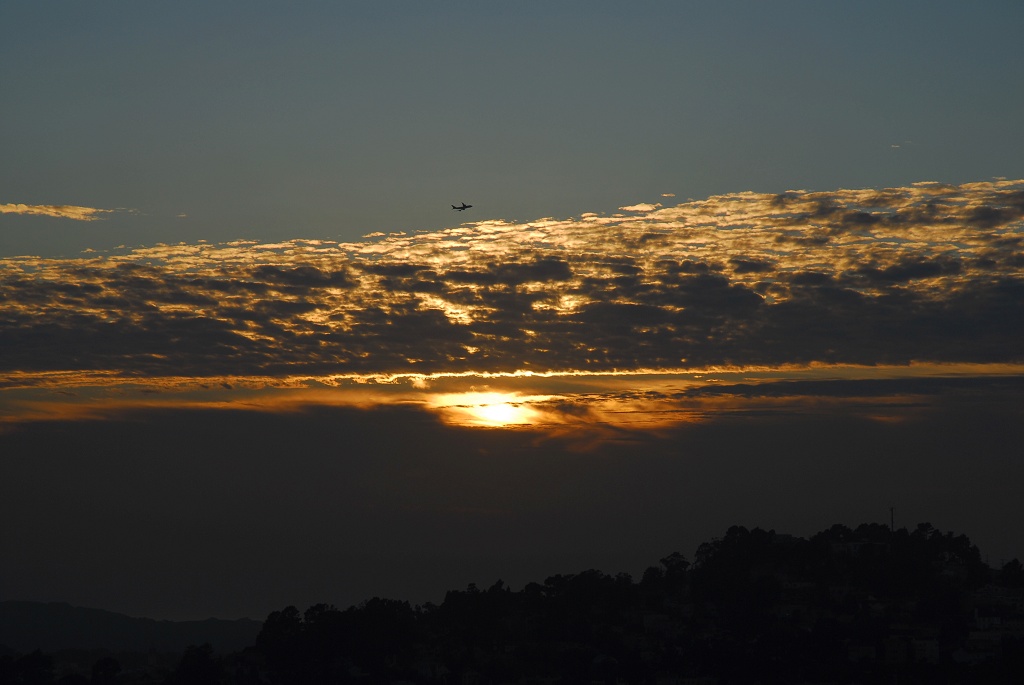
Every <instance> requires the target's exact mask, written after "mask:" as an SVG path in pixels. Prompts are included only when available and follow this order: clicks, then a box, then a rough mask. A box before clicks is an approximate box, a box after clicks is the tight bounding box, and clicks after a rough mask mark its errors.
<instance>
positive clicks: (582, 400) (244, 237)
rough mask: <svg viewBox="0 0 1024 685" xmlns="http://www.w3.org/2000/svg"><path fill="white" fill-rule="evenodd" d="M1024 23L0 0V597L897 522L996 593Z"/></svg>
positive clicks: (1016, 9) (454, 572)
mask: <svg viewBox="0 0 1024 685" xmlns="http://www.w3.org/2000/svg"><path fill="white" fill-rule="evenodd" d="M1022 30H1024V5H1022V4H1021V3H1020V2H1017V1H1016V0H1008V1H1005V2H1002V1H991V2H980V3H963V2H935V1H934V0H932V1H929V2H899V3H891V2H886V3H883V2H867V1H866V2H858V3H821V2H773V3H765V2H754V1H743V2H728V1H726V2H715V3H684V2H631V3H612V2H596V1H594V2H559V1H556V2H543V3H541V2H536V3H534V2H522V3H469V2H466V3H455V2H440V3H422V2H400V1H396V2H295V3H266V2H244V3H243V2H191V1H185V2H182V1H178V2H146V3H139V2H112V1H106V0H104V1H95V2H78V1H76V2H48V3H29V2H13V3H4V4H3V5H2V6H0V84H2V89H3V90H2V92H3V95H2V110H0V111H2V126H0V519H2V520H3V521H4V524H3V526H2V528H0V553H2V555H3V559H4V560H5V561H4V563H3V564H0V599H29V600H41V601H68V602H71V603H73V604H78V605H83V606H95V607H101V608H105V609H110V610H115V611H123V612H125V613H129V614H133V615H140V616H149V617H154V618H175V619H181V618H205V617H208V616H218V617H226V618H233V617H239V616H250V617H253V618H260V619H261V618H264V617H265V616H266V614H267V613H268V612H269V611H271V610H275V609H280V608H282V607H284V606H286V605H288V604H295V605H297V606H299V607H300V608H304V607H305V606H308V605H310V604H312V603H315V602H331V603H335V604H338V605H339V606H348V605H349V604H352V603H357V602H359V601H361V600H363V599H367V598H369V597H372V596H374V595H380V596H388V597H394V598H400V599H409V600H411V601H414V602H422V601H428V600H429V601H435V602H437V601H440V599H442V598H443V593H444V591H445V590H446V589H453V588H461V587H464V586H465V585H466V584H467V583H470V582H475V583H477V584H480V585H490V584H491V583H493V582H494V581H495V580H497V579H498V578H503V579H504V580H505V581H506V582H507V583H509V584H511V585H512V586H513V587H516V588H518V587H521V586H522V584H524V583H525V582H528V581H534V580H536V581H542V580H543V579H544V577H546V576H547V575H551V574H554V573H568V572H578V571H581V570H584V569H587V568H599V569H601V570H603V571H606V572H610V573H614V572H619V571H626V572H629V573H632V574H634V575H638V574H639V573H641V572H642V571H643V569H644V567H645V566H647V565H650V564H653V563H656V561H657V559H658V558H660V557H663V556H665V555H666V554H668V553H670V552H672V551H680V552H682V553H683V554H684V555H686V556H687V557H690V558H692V555H693V552H694V549H695V547H696V545H698V544H699V543H700V542H702V541H704V540H707V539H710V538H711V537H713V536H717V535H721V534H723V533H724V531H725V529H726V528H727V527H728V526H730V525H733V524H741V525H746V526H748V527H753V526H761V527H764V528H776V529H778V530H779V531H780V532H781V531H784V532H790V533H793V534H798V535H807V534H811V533H814V532H816V531H817V530H820V529H823V528H825V527H827V526H829V525H831V524H833V523H846V524H849V525H856V524H858V523H862V522H866V521H879V522H888V519H889V508H890V507H894V508H895V511H896V519H897V525H905V526H913V525H915V524H916V523H918V522H921V521H929V522H931V523H932V524H934V525H935V526H936V527H937V528H939V529H942V530H954V531H956V532H957V533H966V534H967V535H968V536H970V537H971V538H972V540H974V541H975V542H976V543H977V544H978V545H979V546H980V547H981V548H982V552H983V553H984V554H987V555H988V556H989V557H990V558H989V561H990V563H992V564H996V563H1001V562H1002V561H1003V560H1006V559H1009V558H1011V557H1022V558H1024V532H1022V531H1021V528H1020V526H1019V525H1016V523H1017V522H1019V521H1021V520H1024V497H1021V492H1020V484H1021V483H1024V462H1022V460H1021V458H1020V455H1021V453H1022V451H1024V448H1022V447H1021V445H1022V440H1024V134H1022V129H1021V122H1022V121H1024V47H1021V41H1020V35H1021V32H1022ZM462 202H465V203H468V204H471V205H473V207H472V208H470V209H467V210H466V211H465V212H455V211H453V210H452V208H451V207H452V205H453V204H459V203H462Z"/></svg>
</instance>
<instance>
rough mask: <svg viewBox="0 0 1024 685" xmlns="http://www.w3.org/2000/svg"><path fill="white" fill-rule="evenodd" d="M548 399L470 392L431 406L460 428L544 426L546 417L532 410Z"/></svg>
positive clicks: (440, 397) (438, 397) (442, 398)
mask: <svg viewBox="0 0 1024 685" xmlns="http://www.w3.org/2000/svg"><path fill="white" fill-rule="evenodd" d="M543 399H547V398H545V397H521V396H520V395H518V394H517V393H503V392H466V393H452V394H445V395H436V396H434V397H433V398H432V399H431V400H430V402H429V404H430V405H431V406H432V407H433V408H434V409H435V410H437V411H438V412H439V413H440V415H441V417H442V418H443V419H444V420H445V421H446V422H448V423H451V424H453V425H458V426H478V427H483V428H500V427H503V426H529V425H534V424H537V423H540V421H541V419H542V418H543V417H544V414H543V413H542V412H540V411H538V410H536V409H534V408H533V407H531V406H529V403H530V402H534V401H538V400H543Z"/></svg>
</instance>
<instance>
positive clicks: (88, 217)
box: [0, 204, 117, 221]
mask: <svg viewBox="0 0 1024 685" xmlns="http://www.w3.org/2000/svg"><path fill="white" fill-rule="evenodd" d="M115 211H117V210H114V209H97V208H95V207H78V206H75V205H25V204H5V205H0V214H35V215H38V216H52V217H57V218H60V219H74V220H75V221H96V220H98V219H101V218H102V216H100V215H102V214H110V213H112V212H115Z"/></svg>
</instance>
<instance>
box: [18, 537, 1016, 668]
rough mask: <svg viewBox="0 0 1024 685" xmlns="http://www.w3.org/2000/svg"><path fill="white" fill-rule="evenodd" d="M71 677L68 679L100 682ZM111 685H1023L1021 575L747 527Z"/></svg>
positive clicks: (868, 541)
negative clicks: (616, 563)
mask: <svg viewBox="0 0 1024 685" xmlns="http://www.w3.org/2000/svg"><path fill="white" fill-rule="evenodd" d="M30 657H34V658H36V662H37V668H36V675H37V676H39V675H42V676H43V677H45V671H46V669H45V664H42V663H40V662H39V660H44V661H45V659H46V658H47V656H46V655H43V654H38V653H37V654H34V655H28V656H23V657H17V658H16V657H4V658H3V675H2V678H3V680H2V681H0V682H4V683H7V682H30V681H29V680H25V679H23V678H22V676H23V674H22V673H21V672H20V671H19V668H18V663H19V662H23V661H24V660H25V659H28V658H30ZM50 666H51V670H50V675H53V670H54V669H53V668H52V660H51V663H50ZM108 670H110V669H109V664H108ZM57 675H58V676H59V675H60V674H59V673H58V674H57ZM74 677H75V676H74V674H67V675H64V676H63V678H62V680H63V681H64V682H68V683H72V682H88V681H90V679H88V678H86V676H85V675H82V676H79V678H80V679H78V680H74V679H73V678H74ZM111 677H112V678H113V679H109V678H108V679H107V680H97V679H96V678H92V679H91V682H122V683H130V682H154V683H159V682H166V683H199V684H202V683H224V684H225V685H227V684H233V683H237V684H239V685H241V684H249V683H251V684H256V683H271V684H277V683H281V684H291V683H295V684H307V683H308V684H310V685H312V684H320V683H366V684H367V685H370V684H376V683H391V684H397V683H401V684H402V685H409V684H411V683H417V684H423V685H501V684H510V683H521V684H524V685H560V684H563V683H564V684H566V685H568V684H577V683H580V684H587V685H597V684H599V683H600V684H602V685H615V684H617V683H647V684H650V685H684V684H686V683H744V682H762V683H815V682H844V683H845V682H850V683H860V682H863V683H871V682H893V681H894V680H898V682H901V683H913V682H920V683H945V682H955V683H960V682H965V683H973V682H977V683H999V682H1007V683H1010V682H1013V683H1019V682H1024V570H1022V567H1021V564H1020V562H1019V561H1018V560H1016V559H1014V560H1013V561H1011V562H1009V563H1006V564H1005V565H1003V566H1002V567H1000V568H996V569H992V568H989V567H988V566H987V565H986V564H985V563H983V561H982V557H981V554H980V552H979V550H978V548H977V547H976V546H974V545H972V544H971V542H970V540H969V539H968V538H967V537H966V536H964V535H954V534H953V533H942V532H940V531H938V530H935V529H934V528H933V527H932V526H931V525H929V524H920V525H918V526H917V527H916V528H915V529H914V530H912V531H911V530H907V529H900V530H896V531H891V530H890V529H889V527H888V526H883V525H878V524H864V525H861V526H859V527H857V528H856V529H851V528H848V527H846V526H842V525H835V526H833V527H831V528H829V529H828V530H825V531H822V532H820V533H818V534H816V535H814V536H813V537H811V538H810V539H803V538H797V537H793V536H790V535H784V534H778V533H775V532H774V531H765V530H761V529H759V528H754V529H752V530H748V529H746V528H743V527H740V526H735V527H733V528H730V529H729V530H728V531H727V532H726V534H725V535H724V536H723V537H722V538H717V539H714V540H711V541H710V542H706V543H704V544H702V545H701V546H700V547H699V548H698V549H697V551H696V554H695V555H694V558H693V560H692V563H691V562H690V561H689V560H688V559H686V558H685V557H684V556H683V555H681V554H679V553H673V554H670V555H668V556H666V557H665V558H663V559H661V561H660V562H659V564H658V565H656V566H652V567H651V568H648V569H647V570H646V571H645V572H644V574H643V576H642V578H640V579H639V580H638V581H637V580H634V579H633V578H631V577H630V576H629V575H627V574H619V575H608V574H605V573H602V572H600V571H595V570H590V571H584V572H582V573H578V574H574V575H556V576H552V577H550V578H548V579H547V580H545V581H544V582H543V583H530V584H528V585H526V587H524V588H522V589H521V590H518V591H516V590H512V589H511V588H509V587H507V586H506V585H505V584H504V583H503V582H502V581H500V580H499V581H497V582H495V583H494V584H493V585H491V586H490V587H488V588H486V589H481V588H479V587H476V586H475V585H470V586H469V587H468V588H466V589H465V590H453V591H450V592H448V593H447V595H446V596H445V599H444V601H443V602H442V603H441V604H440V605H433V604H426V605H423V606H415V607H414V606H411V605H410V604H409V603H408V602H405V601H399V600H392V599H380V598H374V599H371V600H368V601H366V602H363V603H362V604H360V605H358V606H354V607H350V608H348V609H345V610H340V609H337V608H335V607H333V606H330V605H326V604H319V605H315V606H312V607H309V608H308V609H306V610H305V611H304V612H303V611H299V610H298V609H296V608H295V607H287V608H284V609H282V610H280V611H275V612H273V613H271V614H270V615H269V616H268V617H267V619H266V621H265V622H264V624H263V627H262V630H261V631H260V633H259V636H258V637H257V640H256V644H255V645H253V646H252V647H249V648H247V649H245V650H244V651H242V652H238V653H234V654H230V655H217V654H214V653H213V652H212V650H210V649H209V648H208V647H192V648H189V649H188V650H187V651H186V652H185V654H184V656H183V657H182V658H181V660H180V662H179V663H178V665H177V667H176V668H175V669H174V670H173V671H170V672H165V673H162V674H161V673H155V672H127V671H121V672H115V673H114V674H113V675H112V676H111ZM19 678H22V679H19ZM51 680H52V679H51ZM31 682H46V681H45V680H32V681H31Z"/></svg>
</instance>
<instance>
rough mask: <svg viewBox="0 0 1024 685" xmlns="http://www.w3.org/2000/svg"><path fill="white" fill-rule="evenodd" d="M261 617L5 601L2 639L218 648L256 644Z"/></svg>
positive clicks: (52, 647) (64, 645) (29, 646)
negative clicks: (136, 613)
mask: <svg viewBox="0 0 1024 685" xmlns="http://www.w3.org/2000/svg"><path fill="white" fill-rule="evenodd" d="M262 625H263V623H262V622H261V621H253V620H251V619H247V618H240V619H238V620H235V621H226V620H220V619H214V618H209V619H206V620H205V621H156V620H154V619H151V618H133V617H131V616H125V615H124V614H117V613H114V612H112V611H103V610H102V609H87V608H83V607H75V606H71V605H70V604H66V603H63V602H50V603H44V602H16V601H8V602H0V645H4V646H6V647H9V648H11V649H15V650H17V651H19V652H23V653H27V652H31V651H33V650H36V649H40V650H43V651H44V652H53V651H57V650H62V649H108V650H112V651H130V652H148V651H156V652H181V651H183V650H184V649H185V648H186V647H188V646H189V645H201V644H206V643H209V644H210V645H211V646H212V647H213V648H214V650H215V651H217V652H233V651H238V650H241V649H244V648H245V647H247V646H249V645H251V644H253V642H255V640H256V635H257V634H258V633H259V631H260V626H262Z"/></svg>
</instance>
